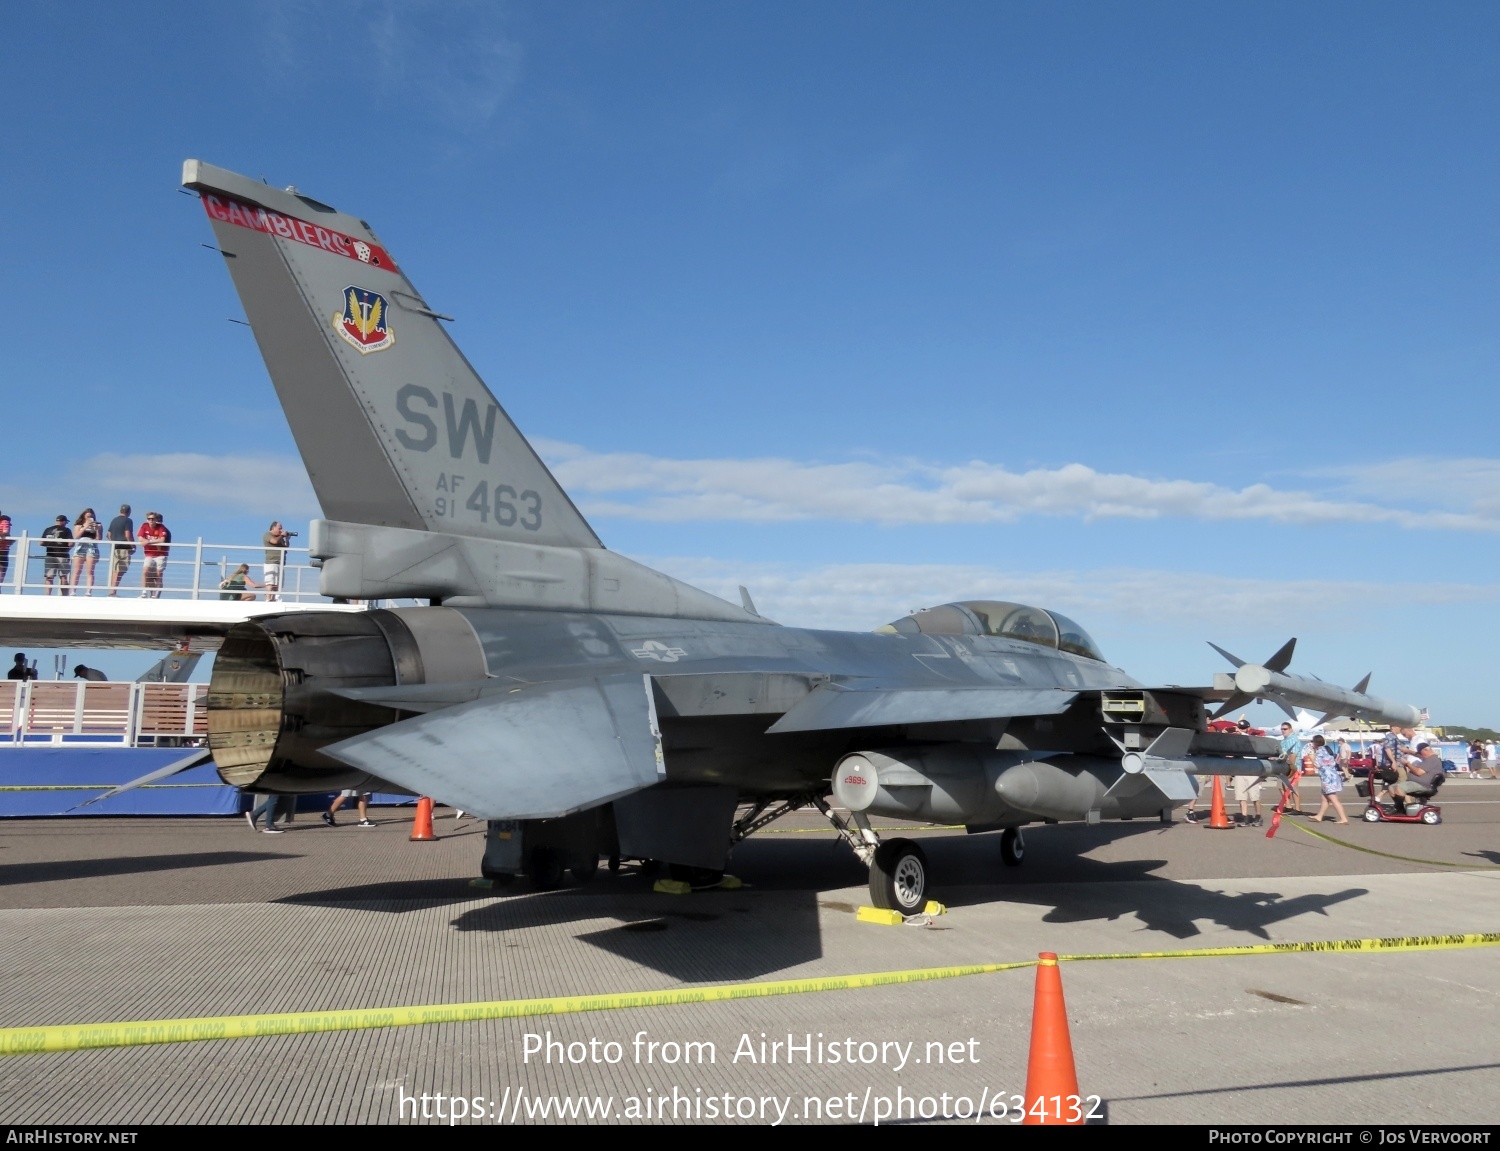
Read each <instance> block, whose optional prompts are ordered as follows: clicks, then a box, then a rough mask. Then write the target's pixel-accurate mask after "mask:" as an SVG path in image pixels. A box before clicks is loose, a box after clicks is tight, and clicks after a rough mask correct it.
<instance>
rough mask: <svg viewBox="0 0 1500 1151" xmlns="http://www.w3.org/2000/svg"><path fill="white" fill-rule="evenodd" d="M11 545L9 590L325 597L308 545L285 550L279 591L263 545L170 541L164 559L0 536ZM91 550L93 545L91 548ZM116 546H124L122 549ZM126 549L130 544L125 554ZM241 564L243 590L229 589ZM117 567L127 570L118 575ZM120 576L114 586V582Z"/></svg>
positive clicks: (294, 599)
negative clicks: (274, 585) (273, 590)
mask: <svg viewBox="0 0 1500 1151" xmlns="http://www.w3.org/2000/svg"><path fill="white" fill-rule="evenodd" d="M6 542H9V544H10V548H9V551H8V558H9V561H10V562H9V570H8V571H6V573H5V575H4V578H3V579H0V594H4V595H80V596H88V595H93V596H108V595H109V594H110V593H111V592H113V593H114V594H115V595H116V596H126V597H141V596H146V597H150V598H160V599H195V600H197V599H210V600H211V599H221V600H244V601H256V600H260V601H266V600H277V601H285V602H287V603H310V602H326V601H325V597H323V596H321V595H319V594H318V570H317V569H316V568H315V567H313V566H312V565H311V563H309V562H308V554H307V549H306V548H285V549H277V550H284V551H285V553H286V554H285V556H284V561H285V562H283V563H282V564H281V568H280V578H279V587H278V588H277V590H276V591H275V592H274V593H273V592H272V590H271V589H270V588H269V587H268V586H266V585H268V584H269V583H271V582H272V581H271V579H270V578H268V576H269V573H268V572H267V570H266V568H267V564H266V551H267V549H266V547H265V545H264V544H258V545H257V544H215V543H205V542H204V541H203V537H202V536H199V537H198V539H196V540H194V541H192V542H188V543H175V542H174V543H172V544H169V545H166V547H165V549H164V550H165V552H166V554H165V555H164V556H160V557H155V556H148V555H146V553H145V547H146V545H144V544H141V543H135V544H114V543H111V542H109V541H107V540H100V541H98V542H97V543H92V542H91V541H85V540H48V539H43V538H41V537H38V536H32V535H30V534H28V533H26V532H22V533H21V534H20V535H18V536H11V537H0V547H3V546H4V544H5V543H6ZM85 549H87V550H85ZM115 549H120V550H119V551H116V550H115ZM125 549H129V550H128V551H126V550H125ZM241 564H244V565H246V568H247V570H246V571H245V572H244V573H243V575H244V576H245V580H244V586H243V588H242V589H237V588H232V587H225V586H224V585H225V582H226V581H228V580H231V579H232V578H234V575H235V572H236V570H237V569H238V568H239V566H240V565H241ZM116 567H121V569H122V570H121V571H120V574H119V575H118V577H115V576H114V573H115V569H116ZM112 578H114V579H115V585H116V586H114V587H113V588H112V587H111V586H110V581H111V579H112Z"/></svg>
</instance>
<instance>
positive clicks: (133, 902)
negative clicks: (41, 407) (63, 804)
mask: <svg viewBox="0 0 1500 1151" xmlns="http://www.w3.org/2000/svg"><path fill="white" fill-rule="evenodd" d="M1350 798H1351V803H1350V810H1351V815H1352V816H1357V814H1358V810H1359V807H1360V804H1359V802H1358V801H1357V800H1354V799H1353V796H1352V793H1351V797H1350ZM1443 799H1444V804H1443V808H1444V819H1445V822H1444V823H1443V824H1442V825H1441V826H1438V827H1425V826H1420V825H1367V824H1363V823H1358V822H1352V823H1351V824H1349V825H1348V826H1335V825H1333V824H1331V823H1325V824H1317V825H1313V826H1312V828H1311V830H1315V831H1317V832H1318V833H1320V834H1322V835H1326V836H1330V837H1335V838H1336V839H1337V840H1339V841H1342V842H1331V841H1330V840H1328V839H1320V838H1317V837H1315V836H1313V835H1311V834H1308V833H1307V832H1306V831H1305V830H1303V827H1304V826H1306V820H1305V818H1302V819H1298V818H1292V817H1289V818H1288V819H1287V820H1286V821H1285V823H1284V824H1283V826H1282V830H1281V831H1280V833H1279V834H1278V835H1277V836H1276V838H1275V839H1271V840H1267V839H1266V838H1265V836H1264V834H1263V831H1257V830H1253V829H1239V830H1235V831H1230V832H1213V831H1209V830H1207V829H1205V828H1203V827H1200V826H1195V825H1191V824H1186V823H1181V822H1179V823H1177V824H1174V825H1172V826H1162V825H1160V824H1157V823H1154V822H1146V821H1138V822H1133V823H1110V824H1104V825H1100V826H1097V827H1087V826H1082V825H1071V826H1057V827H1039V828H1032V829H1028V832H1027V847H1028V856H1027V861H1026V864H1025V866H1024V867H1022V868H1019V869H1007V868H1004V867H1002V866H1001V864H1000V860H999V851H998V846H999V845H998V840H997V838H996V837H994V836H965V835H964V834H963V833H962V832H961V831H952V830H939V831H921V832H916V833H914V837H916V838H919V839H920V841H921V842H922V844H923V846H924V848H925V850H926V852H927V855H928V860H929V863H930V865H931V868H932V871H933V874H934V880H933V883H934V895H935V896H936V897H937V898H939V899H942V900H944V901H945V902H946V903H947V904H948V905H949V907H950V911H949V913H948V914H947V915H945V916H942V917H940V918H938V919H936V920H934V921H933V923H932V924H931V925H930V926H925V927H913V926H907V927H894V928H893V927H880V926H873V925H869V924H864V923H859V922H857V921H856V919H855V916H854V910H855V908H856V907H857V906H858V905H859V904H862V903H867V902H868V897H867V894H866V892H865V890H864V874H863V869H862V868H861V867H860V866H859V865H858V864H857V862H855V861H854V859H853V857H852V855H851V854H850V853H849V852H848V850H847V849H846V848H845V847H844V846H843V845H842V844H841V843H839V842H837V841H836V840H835V839H834V838H833V836H832V834H831V833H830V832H828V831H827V830H825V829H824V828H822V827H820V826H819V823H818V821H817V819H816V817H810V816H805V815H802V814H800V813H799V814H798V815H796V816H793V817H789V818H787V819H785V820H783V821H781V822H779V823H777V824H775V825H773V826H772V828H770V829H768V831H767V832H766V833H762V834H761V835H759V836H757V837H755V838H753V839H751V840H750V841H748V842H746V843H745V844H742V845H741V846H740V847H739V848H738V849H737V850H736V852H735V858H734V863H733V870H734V872H735V874H737V875H739V876H740V877H741V878H743V879H744V880H745V882H746V885H747V886H746V887H745V888H743V889H742V890H739V891H711V892H700V893H695V894H693V895H690V896H682V897H674V896H665V895H657V894H654V893H653V892H652V891H651V887H650V882H649V880H647V879H646V878H645V877H642V876H640V875H638V874H636V872H635V869H634V868H633V867H631V866H629V865H626V867H625V868H623V869H622V870H621V872H620V873H619V874H616V875H611V874H609V873H608V872H607V871H605V870H604V869H602V868H601V870H600V873H599V875H598V876H597V877H596V879H595V880H594V881H593V882H592V883H590V884H588V885H586V886H583V887H570V888H565V889H563V890H561V891H557V892H552V893H548V894H535V893H530V892H528V891H526V890H525V889H524V887H523V886H517V887H516V888H514V889H510V890H505V891H496V892H482V891H476V890H474V889H472V888H470V887H469V886H468V883H467V881H468V879H469V878H470V877H471V876H473V875H474V874H475V873H476V872H477V864H478V859H479V855H480V852H481V849H482V838H483V834H482V828H483V825H482V824H480V823H477V822H460V821H456V820H454V819H452V818H449V817H448V815H449V813H446V812H443V811H442V810H441V809H440V816H441V817H440V818H439V819H438V820H437V827H438V833H439V835H440V836H441V838H440V840H439V841H438V842H436V843H409V842H408V841H407V838H406V837H407V834H408V832H409V828H410V822H409V821H410V812H409V809H406V810H402V809H376V810H375V811H374V818H375V819H376V820H377V826H376V827H375V828H371V829H362V828H357V827H355V826H353V825H352V823H349V822H346V823H345V824H344V825H343V826H340V827H337V828H331V829H330V828H327V827H324V826H323V825H322V824H321V823H318V822H317V821H316V818H315V817H310V816H307V815H303V816H300V817H299V818H298V822H297V823H295V824H293V825H292V827H291V828H290V830H289V831H288V833H287V834H286V835H281V836H268V835H262V834H255V833H252V832H251V831H250V830H249V829H248V828H247V827H246V825H245V823H244V821H243V820H237V821H236V820H224V819H177V820H167V819H159V820H157V819H129V820H127V819H119V820H112V819H82V818H80V819H69V820H15V821H9V822H7V823H6V824H4V825H3V827H0V972H4V975H3V980H4V987H5V995H4V996H3V1003H4V1009H3V1013H0V1026H8V1027H16V1026H25V1025H37V1024H61V1023H88V1022H104V1021H117V1020H141V1019H156V1018H169V1017H184V1016H217V1015H229V1014H244V1013H263V1012H281V1011H298V1010H327V1009H356V1008H371V1007H382V1006H395V1005H412V1004H439V1003H451V1002H468V1001H475V1000H496V999H515V998H527V997H541V996H552V995H570V994H598V993H603V992H616V991H641V990H657V989H668V988H679V987H684V986H693V985H699V984H711V983H724V982H736V981H755V980H766V979H787V978H796V977H799V976H808V975H839V974H850V973H861V972H870V971H884V970H898V969H906V968H918V967H932V966H945V965H950V964H967V963H994V962H1006V961H1015V960H1027V959H1033V958H1035V956H1036V954H1037V953H1038V952H1039V951H1055V952H1059V953H1064V954H1067V953H1074V954H1077V953H1097V952H1109V953H1115V952H1140V951H1160V950H1169V949H1179V948H1203V947H1216V946H1230V945H1240V944H1255V943H1264V942H1267V941H1276V942H1280V941H1294V940H1331V939H1345V938H1363V937H1375V936H1380V937H1386V936H1395V935H1431V934H1447V933H1472V932H1486V931H1497V930H1500V850H1497V849H1500V840H1497V837H1496V834H1495V832H1496V825H1497V822H1500V783H1492V782H1489V781H1472V782H1471V781H1468V780H1455V781H1453V782H1452V783H1451V784H1450V785H1449V786H1448V787H1447V788H1445V789H1444V792H1443ZM1315 806H1316V801H1315V800H1314V802H1313V803H1312V805H1311V807H1315ZM877 822H885V821H877ZM1356 848H1365V849H1368V850H1367V851H1360V850H1356ZM1371 852H1382V853H1385V854H1371ZM1391 855H1401V856H1407V857H1410V859H1409V860H1401V859H1394V858H1390V856H1391ZM1416 860H1425V861H1430V862H1415V861H1416ZM1443 864H1447V865H1449V866H1442V865H1443ZM1062 975H1063V981H1064V986H1065V990H1066V995H1067V1002H1068V1011H1069V1019H1070V1025H1071V1028H1072V1039H1073V1047H1074V1051H1075V1054H1076V1057H1077V1063H1078V1074H1079V1081H1080V1087H1081V1090H1082V1091H1083V1092H1084V1093H1085V1094H1088V1095H1098V1096H1100V1097H1101V1099H1102V1100H1103V1101H1104V1106H1102V1107H1101V1110H1104V1109H1107V1112H1108V1117H1109V1120H1110V1122H1111V1123H1116V1124H1118V1123H1168V1122H1172V1123H1207V1122H1223V1123H1277V1124H1323V1123H1370V1122H1383V1123H1392V1124H1420V1123H1434V1122H1444V1123H1464V1124H1475V1125H1481V1124H1490V1123H1493V1122H1494V1121H1495V1120H1496V1118H1497V1116H1500V1105H1497V1104H1496V1103H1495V1101H1494V1100H1495V1097H1496V1095H1495V1092H1494V1091H1493V1090H1492V1088H1491V1083H1492V1082H1493V1080H1494V1078H1495V1074H1496V1072H1497V1071H1500V1028H1497V1027H1496V1026H1495V1024H1496V1022H1497V1014H1500V948H1481V949H1473V950H1462V951H1439V952H1423V951H1410V952H1401V953H1394V954H1347V953H1345V954H1340V953H1316V954H1283V955H1264V956H1248V957H1233V958H1203V959H1176V960H1128V961H1127V960H1111V961H1105V962H1090V963H1069V964H1064V965H1063V967H1062ZM1033 982H1034V973H1033V971H1032V970H1030V969H1021V970H1017V971H1008V972H1000V973H995V974H989V975H979V976H968V977H964V978H958V979H949V980H943V981H938V982H931V983H913V984H904V985H898V986H891V987H880V988H871V989H864V990H846V991H833V992H820V993H813V994H805V995H796V996H785V997H779V998H773V999H758V1000H745V1001H739V1002H728V1003H718V1004H702V1003H699V1004H686V1005H678V1006H661V1007H651V1008H632V1009H628V1010H616V1011H605V1012H594V1013H588V1014H576V1015H559V1016H552V1017H534V1018H528V1019H508V1020H491V1021H482V1022H473V1023H456V1024H438V1025H425V1026H417V1027H402V1028H390V1029H383V1030H363V1031H347V1032H333V1033H326V1034H311V1035H289V1036H266V1037H261V1038H254V1039H244V1040H217V1041H208V1042H196V1043H178V1044H168V1045H161V1046H151V1047H135V1048H107V1049H98V1050H88V1051H79V1052H67V1053H57V1054H46V1055H24V1056H9V1057H0V1101H3V1102H0V1113H3V1118H4V1121H6V1122H8V1123H25V1124H33V1123H35V1124H60V1123H89V1124H111V1123H121V1124H139V1123H143V1124H151V1123H186V1122H242V1123H258V1124H259V1123H275V1122H324V1123H348V1122H396V1121H399V1120H402V1119H404V1120H406V1121H412V1120H413V1119H414V1118H416V1119H420V1118H421V1116H422V1112H423V1110H424V1109H425V1111H426V1113H427V1121H432V1122H437V1121H440V1120H439V1119H438V1115H437V1112H438V1111H439V1110H441V1111H442V1113H443V1115H444V1116H449V1115H452V1114H453V1113H454V1112H455V1111H456V1110H458V1109H459V1107H458V1104H457V1103H455V1097H459V1098H461V1099H462V1100H463V1103H462V1110H463V1111H465V1112H468V1114H467V1115H465V1116H463V1117H462V1118H461V1119H460V1120H459V1121H462V1122H466V1123H467V1122H475V1121H479V1122H489V1123H496V1122H512V1121H514V1122H526V1121H532V1122H540V1121H552V1122H558V1121H572V1119H573V1118H575V1117H574V1116H572V1115H571V1114H569V1113H568V1109H570V1108H579V1109H580V1111H579V1113H578V1114H577V1115H576V1118H577V1119H579V1120H584V1119H586V1118H587V1112H588V1109H589V1108H592V1109H594V1112H595V1118H596V1119H598V1118H602V1117H603V1116H604V1109H605V1108H608V1109H609V1111H608V1115H609V1116H610V1117H612V1118H613V1119H615V1120H616V1121H619V1120H621V1119H625V1120H630V1119H633V1118H636V1117H640V1118H642V1119H643V1120H644V1119H650V1120H651V1121H673V1119H674V1115H673V1111H674V1109H675V1111H676V1115H675V1119H676V1121H679V1122H685V1121H693V1120H695V1119H696V1120H697V1121H700V1122H707V1121H719V1120H720V1119H721V1118H722V1117H723V1113H724V1112H726V1111H728V1112H729V1114H730V1116H731V1117H732V1118H734V1119H735V1120H736V1121H751V1119H752V1115H751V1114H750V1113H751V1112H753V1120H754V1121H757V1122H759V1121H761V1120H763V1119H764V1120H766V1121H773V1120H777V1119H778V1118H779V1119H780V1120H781V1121H783V1122H788V1123H790V1122H807V1121H819V1120H820V1119H821V1120H822V1121H839V1122H845V1121H848V1120H849V1119H851V1118H852V1119H855V1120H856V1121H857V1120H859V1119H860V1118H861V1116H862V1117H863V1120H864V1121H865V1122H870V1121H872V1120H874V1119H876V1118H877V1117H878V1118H880V1119H881V1121H882V1122H887V1123H888V1122H895V1121H901V1122H907V1123H910V1122H922V1121H941V1119H942V1116H943V1114H944V1113H947V1114H949V1115H960V1114H969V1113H971V1112H972V1111H973V1109H974V1108H975V1106H976V1105H977V1104H978V1101H979V1100H980V1098H981V1097H983V1098H984V1099H986V1100H987V1101H992V1100H993V1099H994V1098H996V1097H997V1095H998V1096H999V1097H1000V1098H1002V1099H1006V1100H1009V1098H1010V1097H1011V1096H1012V1095H1015V1094H1018V1093H1020V1092H1021V1091H1022V1089H1023V1087H1024V1083H1025V1074H1026V1055H1027V1037H1028V1031H1029V1026H1030V1014H1031V997H1032V989H1033ZM762 1033H764V1039H765V1042H766V1044H768V1045H769V1044H771V1043H773V1042H775V1041H778V1040H779V1041H780V1043H781V1047H780V1048H777V1049H773V1048H771V1047H769V1046H767V1048H766V1049H765V1051H764V1055H765V1056H766V1059H762V1048H761V1046H760V1045H761V1043H762ZM528 1035H530V1036H533V1037H534V1038H532V1039H529V1040H528V1038H527V1036H528ZM549 1035H550V1038H551V1040H552V1041H553V1042H554V1043H558V1044H562V1046H561V1048H558V1047H552V1048H550V1050H551V1051H552V1053H553V1055H552V1059H551V1061H550V1062H549V1061H547V1059H546V1058H545V1055H546V1052H547V1051H548V1050H549V1048H548V1046H547V1038H548V1036H549ZM788 1035H791V1036H793V1041H792V1042H793V1049H792V1051H791V1053H790V1061H788V1052H787V1037H788ZM638 1037H639V1042H638V1041H637V1040H638ZM805 1037H810V1039H805ZM805 1042H806V1043H809V1044H810V1047H809V1053H808V1054H807V1055H804V1054H803V1050H802V1047H803V1045H804V1043H805ZM570 1043H571V1044H574V1045H575V1046H573V1048H572V1049H571V1052H570V1051H569V1049H568V1047H567V1045H568V1044H570ZM611 1043H615V1044H618V1045H619V1046H618V1048H614V1047H610V1046H608V1045H609V1044H611ZM653 1043H655V1044H656V1045H657V1046H656V1047H654V1048H653V1047H652V1046H651V1044H653ZM820 1043H821V1044H822V1046H821V1047H820V1046H819V1044H820ZM688 1044H694V1045H696V1046H692V1047H689V1046H687V1045H688ZM906 1045H910V1046H906ZM528 1047H539V1048H540V1049H539V1050H538V1051H537V1052H536V1054H533V1055H530V1056H529V1057H528ZM835 1047H836V1048H837V1051H836V1052H835ZM903 1052H904V1055H903ZM570 1054H571V1055H572V1056H574V1057H577V1058H578V1059H579V1060H580V1061H577V1062H574V1061H570V1058H569V1056H570ZM616 1055H618V1058H617V1059H616V1058H613V1057H614V1056H616ZM710 1056H711V1057H712V1061H709V1060H710ZM771 1057H774V1062H773V1061H770V1058H771ZM835 1057H836V1058H838V1060H839V1062H837V1063H835V1062H832V1061H831V1060H832V1059H833V1058H835ZM903 1059H904V1062H903ZM851 1060H852V1062H851ZM898 1064H899V1066H898ZM424 1095H425V1096H426V1097H427V1099H426V1100H425V1102H424V1101H423V1100H422V1096H424ZM438 1096H441V1097H442V1100H441V1101H439V1100H438V1099H437V1097H438ZM663 1100H664V1102H663ZM985 1106H986V1107H989V1106H990V1103H989V1102H987V1103H986V1104H985ZM632 1108H633V1109H634V1110H633V1111H632ZM966 1108H967V1110H966ZM882 1111H883V1112H884V1113H883V1114H882ZM477 1112H482V1113H483V1114H482V1118H479V1119H476V1118H475V1113H477ZM560 1112H561V1118H560ZM441 1121H444V1122H446V1121H449V1120H448V1119H443V1120H441ZM1001 1121H1003V1120H1001Z"/></svg>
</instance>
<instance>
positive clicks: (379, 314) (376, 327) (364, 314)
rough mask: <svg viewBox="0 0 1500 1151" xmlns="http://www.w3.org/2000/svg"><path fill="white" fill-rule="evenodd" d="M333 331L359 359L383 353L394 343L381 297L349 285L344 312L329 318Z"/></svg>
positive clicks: (345, 291) (388, 311) (388, 307)
mask: <svg viewBox="0 0 1500 1151" xmlns="http://www.w3.org/2000/svg"><path fill="white" fill-rule="evenodd" d="M333 330H334V331H336V332H337V333H338V334H339V335H340V336H342V337H343V338H344V340H345V341H346V342H347V343H349V344H350V345H351V346H352V347H354V348H355V349H357V350H358V351H359V354H360V355H365V354H367V353H369V352H383V351H385V350H386V349H387V348H389V347H390V346H391V345H392V344H394V343H395V342H396V333H395V332H394V331H393V330H392V329H391V317H390V306H389V305H388V304H387V303H386V299H385V297H384V296H382V295H381V294H380V293H379V292H372V291H370V290H369V289H368V288H356V287H354V286H353V285H352V284H351V285H350V286H349V287H347V288H345V289H344V310H343V311H342V312H335V313H334V314H333Z"/></svg>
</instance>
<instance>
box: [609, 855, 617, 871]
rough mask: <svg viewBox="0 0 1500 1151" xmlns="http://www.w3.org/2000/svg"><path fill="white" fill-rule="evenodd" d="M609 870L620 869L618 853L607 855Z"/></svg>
mask: <svg viewBox="0 0 1500 1151" xmlns="http://www.w3.org/2000/svg"><path fill="white" fill-rule="evenodd" d="M609 870H610V871H611V872H616V871H619V870H620V857H619V856H618V855H611V856H610V857H609Z"/></svg>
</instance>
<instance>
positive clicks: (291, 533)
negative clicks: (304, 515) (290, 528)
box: [286, 532, 297, 537]
mask: <svg viewBox="0 0 1500 1151" xmlns="http://www.w3.org/2000/svg"><path fill="white" fill-rule="evenodd" d="M286 534H287V535H289V536H293V537H295V536H296V534H297V533H296V532H287V533H286Z"/></svg>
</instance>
